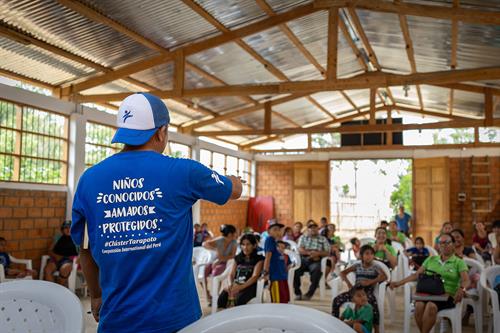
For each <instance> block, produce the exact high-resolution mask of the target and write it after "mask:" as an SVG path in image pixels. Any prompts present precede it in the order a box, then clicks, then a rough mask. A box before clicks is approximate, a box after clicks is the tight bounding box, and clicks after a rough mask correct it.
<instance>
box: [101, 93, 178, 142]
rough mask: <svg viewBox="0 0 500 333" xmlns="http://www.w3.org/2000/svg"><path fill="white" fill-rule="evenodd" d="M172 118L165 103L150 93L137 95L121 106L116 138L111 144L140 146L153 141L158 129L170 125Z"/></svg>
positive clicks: (126, 99)
mask: <svg viewBox="0 0 500 333" xmlns="http://www.w3.org/2000/svg"><path fill="white" fill-rule="evenodd" d="M169 122H170V116H169V114H168V109H167V106H166V105H165V103H163V101H162V100H161V99H159V98H158V97H156V96H154V95H151V94H148V93H136V94H133V95H130V96H128V97H127V98H125V99H124V100H123V101H122V103H121V104H120V108H119V109H118V115H117V118H116V125H117V126H118V129H117V130H116V133H115V136H114V137H113V140H111V143H124V144H126V145H130V146H140V145H143V144H145V143H146V142H148V141H149V139H151V137H152V136H153V134H155V132H156V131H157V130H158V128H160V127H162V126H164V125H168V123H169Z"/></svg>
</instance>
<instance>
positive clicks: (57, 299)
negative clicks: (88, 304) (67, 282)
mask: <svg viewBox="0 0 500 333" xmlns="http://www.w3.org/2000/svg"><path fill="white" fill-rule="evenodd" d="M0 309H2V311H0V327H1V331H2V332H50V333H59V332H60V333H67V332H72V333H73V332H74V333H81V332H84V320H83V309H82V305H81V303H80V300H79V299H78V298H77V297H76V296H75V295H74V294H73V293H72V292H71V291H69V290H68V289H67V288H64V287H62V286H60V285H58V284H56V283H52V282H47V281H33V280H19V281H12V282H8V283H2V284H0Z"/></svg>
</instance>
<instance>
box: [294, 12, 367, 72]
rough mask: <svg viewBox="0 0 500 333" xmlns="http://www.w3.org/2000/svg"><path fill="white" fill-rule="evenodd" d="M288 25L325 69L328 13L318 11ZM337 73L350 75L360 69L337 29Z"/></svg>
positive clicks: (354, 56)
mask: <svg viewBox="0 0 500 333" xmlns="http://www.w3.org/2000/svg"><path fill="white" fill-rule="evenodd" d="M287 25H288V27H289V28H290V29H291V30H292V31H293V33H294V34H295V35H296V36H297V38H298V39H299V40H300V41H301V42H302V44H304V46H305V48H306V49H307V50H308V51H309V52H310V53H311V54H312V55H313V56H314V58H315V59H316V60H317V61H318V63H319V64H320V65H321V66H322V67H323V68H324V69H326V60H327V55H328V14H327V12H326V11H319V12H316V13H314V14H311V15H307V16H304V17H302V18H300V19H297V20H294V21H291V22H289V23H288V24H287ZM337 52H338V53H337V54H338V55H337V59H338V60H337V61H338V64H337V75H338V77H345V76H350V75H352V74H356V73H358V72H360V71H361V70H362V68H361V66H360V65H359V63H358V61H357V58H356V55H355V54H354V52H353V51H352V49H351V47H350V46H349V44H348V43H347V41H346V39H345V38H344V34H343V33H342V31H341V30H339V43H338V46H337Z"/></svg>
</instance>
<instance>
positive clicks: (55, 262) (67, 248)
mask: <svg viewBox="0 0 500 333" xmlns="http://www.w3.org/2000/svg"><path fill="white" fill-rule="evenodd" d="M70 227H71V221H64V222H63V224H62V225H61V235H60V236H57V237H56V239H55V241H54V243H53V244H52V245H51V247H50V250H49V256H50V259H49V261H48V263H47V265H46V266H45V269H44V271H43V274H44V280H46V281H51V282H55V281H54V280H55V279H54V273H55V272H56V271H57V272H59V276H58V279H57V283H59V284H61V285H63V286H66V285H67V282H68V277H69V275H70V274H71V270H72V269H73V258H74V257H76V256H78V250H77V248H76V246H75V244H74V243H73V240H72V239H71V236H70Z"/></svg>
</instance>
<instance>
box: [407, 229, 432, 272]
mask: <svg viewBox="0 0 500 333" xmlns="http://www.w3.org/2000/svg"><path fill="white" fill-rule="evenodd" d="M405 254H406V256H408V257H409V258H410V266H413V267H414V268H415V269H419V268H420V266H422V264H423V262H424V261H425V259H427V257H428V256H429V250H428V249H427V248H426V247H425V243H424V239H423V238H422V237H417V238H415V246H414V247H410V248H409V249H407V250H406V251H405Z"/></svg>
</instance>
